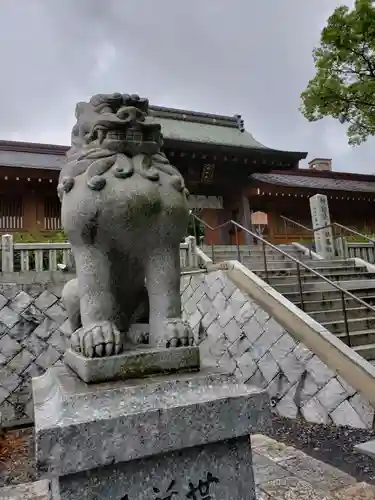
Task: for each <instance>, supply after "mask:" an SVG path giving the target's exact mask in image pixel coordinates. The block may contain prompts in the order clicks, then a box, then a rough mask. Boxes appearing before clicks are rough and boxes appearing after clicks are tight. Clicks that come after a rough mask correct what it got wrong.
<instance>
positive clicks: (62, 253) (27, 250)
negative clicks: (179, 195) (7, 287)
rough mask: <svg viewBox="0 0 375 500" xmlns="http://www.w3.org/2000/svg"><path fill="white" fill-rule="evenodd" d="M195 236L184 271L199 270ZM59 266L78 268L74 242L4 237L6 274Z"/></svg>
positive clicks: (183, 257) (0, 266)
mask: <svg viewBox="0 0 375 500" xmlns="http://www.w3.org/2000/svg"><path fill="white" fill-rule="evenodd" d="M197 261H198V258H197V255H196V245H195V238H194V236H188V237H187V238H186V239H185V241H184V243H181V245H180V262H181V269H182V270H184V269H192V268H195V267H197ZM59 264H60V265H61V264H62V265H64V266H68V267H71V268H72V267H74V260H73V256H72V253H71V248H70V243H68V242H66V243H14V242H13V236H12V235H11V234H5V235H3V236H2V237H1V263H0V271H1V272H2V273H11V272H19V271H36V272H40V271H57V270H59V269H60V268H61V266H59Z"/></svg>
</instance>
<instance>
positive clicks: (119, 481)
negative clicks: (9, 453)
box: [59, 436, 256, 500]
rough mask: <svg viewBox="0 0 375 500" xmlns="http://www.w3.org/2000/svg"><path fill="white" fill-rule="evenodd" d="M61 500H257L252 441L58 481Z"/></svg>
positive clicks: (195, 449)
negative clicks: (93, 499) (92, 499)
mask: <svg viewBox="0 0 375 500" xmlns="http://www.w3.org/2000/svg"><path fill="white" fill-rule="evenodd" d="M59 483H60V484H59V492H60V497H61V500H77V498H80V499H86V498H87V500H88V499H91V498H95V500H107V499H110V498H111V499H116V500H117V499H118V500H144V499H147V500H148V499H150V500H155V499H157V500H162V499H163V500H164V499H167V500H169V499H173V500H183V499H189V498H190V499H191V500H195V499H197V500H198V499H199V500H202V499H209V500H214V499H217V500H219V499H223V500H224V499H225V500H255V498H256V496H255V488H254V476H253V469H252V459H251V448H250V440H249V437H247V436H246V437H240V438H237V439H231V440H225V441H221V442H219V443H212V444H207V445H204V446H196V447H193V448H185V449H184V450H181V451H178V452H172V453H167V454H164V455H155V456H153V457H149V458H145V459H141V460H134V461H132V462H127V463H122V464H117V465H114V466H109V467H106V468H102V469H94V470H91V471H89V472H83V473H82V472H81V473H79V474H75V475H70V476H65V477H62V478H60V480H59Z"/></svg>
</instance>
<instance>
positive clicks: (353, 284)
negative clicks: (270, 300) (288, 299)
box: [270, 277, 375, 296]
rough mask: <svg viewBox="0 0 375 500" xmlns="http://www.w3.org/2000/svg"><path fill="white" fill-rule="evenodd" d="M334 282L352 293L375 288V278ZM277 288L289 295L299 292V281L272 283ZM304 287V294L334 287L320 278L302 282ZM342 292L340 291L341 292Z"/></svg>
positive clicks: (327, 290) (330, 289) (326, 290)
mask: <svg viewBox="0 0 375 500" xmlns="http://www.w3.org/2000/svg"><path fill="white" fill-rule="evenodd" d="M328 279H329V277H328ZM334 282H335V283H336V284H337V285H338V286H340V287H341V288H343V289H344V290H348V291H350V292H351V293H354V290H359V289H365V288H366V289H372V290H374V289H375V279H370V278H364V279H363V278H362V279H352V280H348V279H347V278H345V279H342V280H337V279H335V280H334ZM270 285H271V286H273V288H275V290H277V291H278V292H279V293H281V294H283V295H285V296H287V295H288V296H289V294H290V293H292V292H294V293H299V288H300V287H299V283H298V282H296V281H294V282H292V283H279V284H278V283H270ZM302 289H303V293H304V296H305V294H309V293H311V292H314V291H317V292H329V291H332V289H333V287H332V285H330V284H329V283H327V282H326V281H324V280H322V279H319V280H315V281H313V280H309V281H304V282H303V283H302ZM339 293H340V292H339Z"/></svg>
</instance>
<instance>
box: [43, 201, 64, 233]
mask: <svg viewBox="0 0 375 500" xmlns="http://www.w3.org/2000/svg"><path fill="white" fill-rule="evenodd" d="M60 212H61V205H60V201H59V199H58V198H57V196H56V197H52V196H51V197H48V198H45V200H44V229H46V230H49V231H58V230H59V229H61V218H60Z"/></svg>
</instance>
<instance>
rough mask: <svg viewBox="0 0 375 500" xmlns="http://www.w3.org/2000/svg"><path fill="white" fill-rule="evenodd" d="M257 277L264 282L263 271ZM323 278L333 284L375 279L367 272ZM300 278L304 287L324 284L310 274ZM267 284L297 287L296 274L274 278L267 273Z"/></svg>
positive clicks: (331, 274) (344, 272) (347, 273)
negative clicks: (312, 284)
mask: <svg viewBox="0 0 375 500" xmlns="http://www.w3.org/2000/svg"><path fill="white" fill-rule="evenodd" d="M258 275H259V276H260V277H261V278H262V279H264V280H266V273H265V272H264V271H263V272H261V273H258ZM323 276H324V277H325V278H327V279H329V280H330V281H333V282H340V281H349V280H370V279H375V273H368V272H367V271H363V272H361V271H356V272H350V271H346V270H343V271H341V272H339V273H335V272H332V273H324V275H323ZM300 277H301V282H302V284H303V286H305V284H307V283H309V284H310V283H318V282H321V283H326V282H325V281H324V279H322V277H321V276H318V275H316V274H312V273H309V274H308V273H306V274H303V273H301V275H300ZM268 283H269V284H270V285H272V286H273V287H275V288H277V287H279V286H280V285H288V284H293V283H296V284H297V285H298V275H297V273H296V274H293V275H290V276H287V275H286V276H275V275H272V273H269V274H268Z"/></svg>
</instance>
